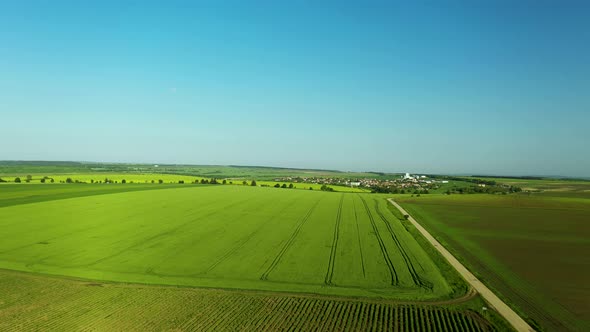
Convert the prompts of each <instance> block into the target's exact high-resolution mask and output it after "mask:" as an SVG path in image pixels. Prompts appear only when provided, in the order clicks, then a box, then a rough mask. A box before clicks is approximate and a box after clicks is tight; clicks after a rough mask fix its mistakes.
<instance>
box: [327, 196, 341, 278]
mask: <svg viewBox="0 0 590 332" xmlns="http://www.w3.org/2000/svg"><path fill="white" fill-rule="evenodd" d="M343 202H344V194H340V204H339V205H338V213H337V214H336V224H335V225H334V236H333V239H332V248H331V250H330V260H329V261H328V271H327V272H326V277H325V278H324V284H326V285H329V286H331V285H333V284H332V278H333V277H334V264H335V263H336V251H337V250H338V237H339V232H340V222H341V221H342V203H343Z"/></svg>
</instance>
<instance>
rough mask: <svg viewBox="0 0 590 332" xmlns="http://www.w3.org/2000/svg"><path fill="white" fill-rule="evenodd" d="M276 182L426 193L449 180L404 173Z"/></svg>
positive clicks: (294, 179)
mask: <svg viewBox="0 0 590 332" xmlns="http://www.w3.org/2000/svg"><path fill="white" fill-rule="evenodd" d="M274 181H277V182H295V183H299V182H303V183H315V184H322V185H338V186H347V187H360V188H366V189H370V190H371V191H373V192H402V191H403V192H416V193H428V190H433V189H438V188H439V187H440V185H441V184H445V183H449V180H439V179H434V178H430V177H428V176H426V175H412V174H409V173H405V174H404V175H402V176H400V177H399V178H389V179H375V178H362V179H346V178H334V177H280V178H275V179H274Z"/></svg>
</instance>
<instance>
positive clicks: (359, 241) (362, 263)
mask: <svg viewBox="0 0 590 332" xmlns="http://www.w3.org/2000/svg"><path fill="white" fill-rule="evenodd" d="M352 207H353V208H354V221H355V223H356V238H357V240H358V243H359V252H360V254H361V268H362V269H363V277H365V278H366V277H367V275H366V272H365V258H364V256H363V246H362V245H361V231H360V228H359V217H358V214H357V212H356V203H355V202H354V200H353V201H352Z"/></svg>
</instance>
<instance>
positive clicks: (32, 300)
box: [0, 270, 496, 332]
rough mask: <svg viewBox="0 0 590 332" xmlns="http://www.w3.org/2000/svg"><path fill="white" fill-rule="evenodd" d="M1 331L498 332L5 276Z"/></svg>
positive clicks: (300, 304) (438, 320)
mask: <svg viewBox="0 0 590 332" xmlns="http://www.w3.org/2000/svg"><path fill="white" fill-rule="evenodd" d="M474 300H475V301H476V302H477V299H474ZM486 316H487V315H486ZM486 318H489V317H486ZM0 330H2V331H80V330H82V331H302V330H303V331H482V332H483V331H494V330H496V329H494V326H492V324H491V323H490V321H489V320H487V319H485V318H484V317H482V316H481V315H480V314H479V313H478V312H477V311H473V310H471V309H469V308H466V307H465V306H464V305H453V306H450V305H445V306H432V305H420V304H396V303H391V302H386V301H364V300H354V299H342V298H325V297H318V296H309V295H306V296H295V295H293V294H280V293H266V292H244V291H227V290H215V289H200V288H176V287H158V286H140V285H127V284H117V283H97V282H87V281H86V282H85V281H79V280H71V279H63V278H53V277H46V276H38V275H32V274H25V273H19V272H11V271H2V270H0Z"/></svg>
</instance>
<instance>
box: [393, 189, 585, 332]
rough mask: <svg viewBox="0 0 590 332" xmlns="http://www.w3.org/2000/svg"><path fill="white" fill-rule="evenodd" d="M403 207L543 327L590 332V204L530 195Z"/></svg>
mask: <svg viewBox="0 0 590 332" xmlns="http://www.w3.org/2000/svg"><path fill="white" fill-rule="evenodd" d="M397 201H398V202H399V203H400V204H402V205H403V206H404V208H405V209H407V210H408V212H409V213H410V214H412V216H414V217H415V218H416V219H417V220H419V221H420V222H421V223H422V225H423V226H424V227H426V228H427V229H428V230H429V231H430V232H431V234H433V235H434V236H436V237H438V238H439V240H441V242H443V243H445V246H446V247H447V248H448V249H449V250H451V251H454V252H455V253H457V255H456V256H457V257H460V258H463V259H464V261H465V263H466V265H467V266H468V267H469V268H470V269H471V270H472V271H473V272H474V273H476V274H478V275H479V277H480V278H481V279H483V280H484V281H486V282H487V283H488V284H490V285H491V286H492V287H493V288H495V289H496V290H498V291H499V292H500V295H503V296H505V297H506V298H508V299H509V301H511V302H513V303H514V304H515V305H516V306H517V307H518V308H519V309H521V310H522V311H523V312H524V313H525V314H526V315H527V316H529V317H530V318H531V319H532V320H533V321H535V322H536V323H537V324H538V325H540V326H541V327H543V328H545V329H547V330H549V331H559V330H574V331H588V330H590V300H589V299H590V288H588V278H590V199H588V198H580V196H579V195H572V196H569V197H568V196H567V195H559V197H552V196H550V195H547V194H543V195H524V194H523V195H508V196H497V195H452V196H446V195H445V196H428V197H427V196H423V197H419V198H417V197H413V198H410V197H400V198H398V199H397Z"/></svg>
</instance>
